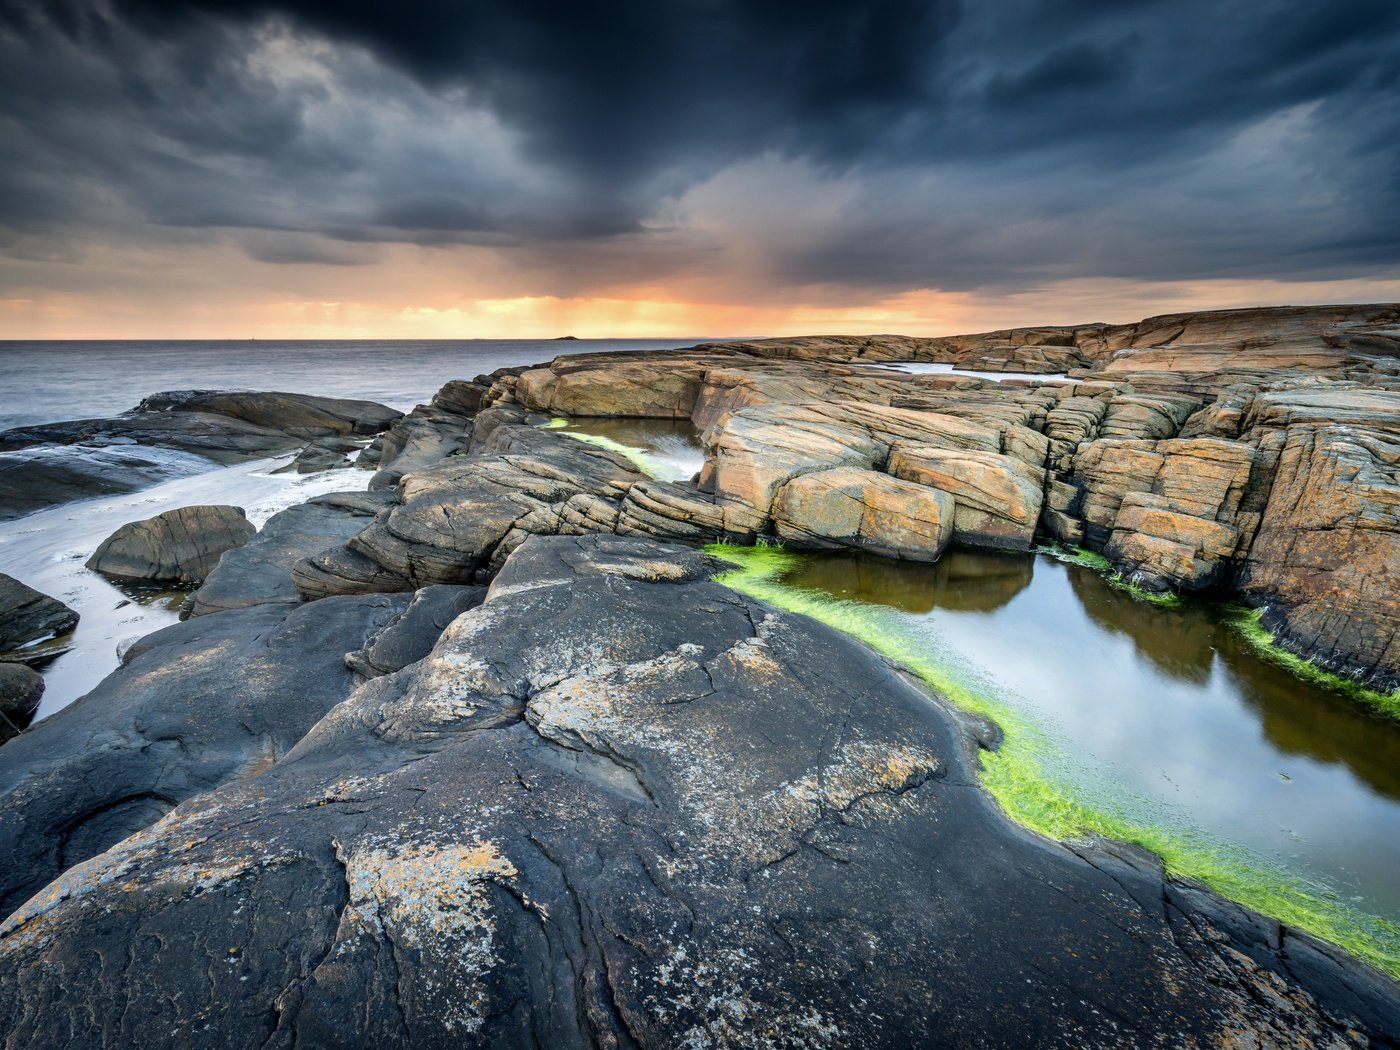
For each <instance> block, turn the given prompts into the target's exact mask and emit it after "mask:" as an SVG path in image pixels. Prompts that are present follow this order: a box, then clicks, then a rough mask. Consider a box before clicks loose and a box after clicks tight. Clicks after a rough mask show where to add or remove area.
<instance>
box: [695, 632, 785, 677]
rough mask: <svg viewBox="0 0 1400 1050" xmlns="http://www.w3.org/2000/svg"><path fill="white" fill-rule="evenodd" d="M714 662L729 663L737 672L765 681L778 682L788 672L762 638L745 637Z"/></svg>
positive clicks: (719, 663)
mask: <svg viewBox="0 0 1400 1050" xmlns="http://www.w3.org/2000/svg"><path fill="white" fill-rule="evenodd" d="M713 664H714V665H723V664H728V665H729V666H730V667H731V668H732V669H733V670H734V671H735V672H736V673H740V672H742V673H743V674H744V675H749V676H752V677H754V678H756V679H758V681H760V682H765V683H771V682H776V681H777V680H778V679H779V678H782V677H783V676H784V675H786V674H787V673H788V672H787V669H786V668H785V667H784V666H783V665H782V664H781V663H779V662H778V660H777V659H775V658H774V656H773V652H772V650H771V649H769V648H768V643H767V642H765V641H764V640H763V639H762V638H745V639H744V640H743V641H741V642H739V643H738V644H737V645H734V646H731V647H730V648H729V649H727V650H726V651H725V652H723V653H721V654H720V655H719V656H717V657H715V659H714V661H713Z"/></svg>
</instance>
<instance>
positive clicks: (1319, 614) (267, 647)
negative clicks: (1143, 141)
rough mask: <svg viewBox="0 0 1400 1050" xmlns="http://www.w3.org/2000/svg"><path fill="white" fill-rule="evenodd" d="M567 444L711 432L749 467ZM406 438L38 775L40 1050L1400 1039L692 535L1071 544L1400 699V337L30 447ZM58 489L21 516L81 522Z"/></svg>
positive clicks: (15, 444)
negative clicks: (642, 424)
mask: <svg viewBox="0 0 1400 1050" xmlns="http://www.w3.org/2000/svg"><path fill="white" fill-rule="evenodd" d="M891 362H924V363H937V364H947V365H953V366H955V367H957V368H958V369H961V370H965V371H979V372H1015V373H1032V372H1038V373H1041V374H1043V375H1045V376H1046V377H1047V379H1046V381H1044V382H1037V381H1026V380H1008V381H1006V382H1003V383H996V382H993V381H990V380H986V379H980V378H976V377H972V376H967V375H960V374H956V373H930V374H919V373H912V374H911V373H906V372H900V371H894V370H891V369H890V368H888V367H886V366H887V365H888V364H889V363H891ZM555 416H571V417H580V416H599V417H618V418H635V419H648V418H652V419H666V420H677V419H679V420H685V419H688V420H690V421H691V422H692V423H693V425H694V427H695V429H696V432H697V435H698V440H699V441H700V442H701V444H702V445H703V448H704V450H705V465H704V468H703V469H702V470H701V471H700V473H699V474H698V475H697V476H696V478H695V479H693V480H692V481H690V482H684V481H683V482H661V481H657V480H655V479H654V478H651V477H649V476H647V474H646V473H645V472H644V471H642V470H641V469H640V468H639V464H638V462H637V461H636V460H635V459H629V458H627V457H624V456H622V455H619V454H618V453H616V452H614V451H611V450H609V449H607V448H604V447H599V446H597V445H594V444H588V443H585V442H582V441H575V440H570V438H569V435H568V434H567V433H566V432H554V431H551V430H549V429H544V428H542V427H541V426H540V424H542V423H545V422H547V421H548V420H549V419H551V418H552V417H555ZM158 417H170V418H158ZM186 417H188V418H186ZM172 420H174V422H173V423H172ZM249 427H255V428H258V429H259V431H266V432H267V433H259V434H253V433H252V432H250V431H248V430H247V428H249ZM376 432H378V434H379V436H377V437H373V440H372V441H371V443H370V444H369V446H368V447H367V448H366V449H365V450H364V451H363V452H361V453H360V455H359V457H358V462H359V465H360V466H362V467H365V466H368V467H371V468H373V469H374V470H375V474H374V476H373V478H372V480H371V482H370V486H369V491H368V492H347V493H343V494H337V495H333V496H327V497H319V498H317V499H316V500H313V501H311V502H309V503H306V504H302V505H300V506H296V507H293V508H291V509H290V510H287V511H284V512H282V513H281V514H279V515H277V516H275V517H274V518H273V519H272V520H271V521H269V522H268V524H267V525H266V526H264V527H263V529H261V530H260V531H259V532H258V533H257V534H256V535H255V536H252V537H251V538H247V537H246V536H239V540H240V542H238V543H237V544H236V545H234V546H225V547H224V549H223V552H222V557H220V558H219V560H218V562H217V564H216V565H215V566H214V567H213V568H212V570H208V569H207V564H201V567H200V568H199V570H198V571H197V572H196V571H193V570H192V571H191V572H190V574H189V576H188V578H191V579H195V578H198V579H202V580H203V582H202V584H201V585H200V586H199V588H198V589H197V590H195V591H194V592H193V593H192V596H191V600H190V602H189V603H188V613H187V615H188V619H187V620H186V622H184V623H181V624H179V625H177V626H175V627H172V628H167V629H166V630H163V631H160V632H157V633H156V634H154V635H150V636H148V637H147V638H146V639H143V640H142V641H141V642H139V643H137V644H136V645H134V646H133V647H131V648H130V649H129V650H127V651H126V652H125V653H124V655H123V664H122V666H121V667H120V668H119V669H118V670H117V671H116V672H114V673H113V674H112V675H111V676H109V677H108V679H107V680H106V681H104V682H103V683H102V685H101V686H99V687H98V688H97V689H96V690H94V691H93V692H92V693H89V694H88V695H87V696H85V697H83V698H81V699H80V700H78V701H77V702H75V703H74V704H72V705H71V706H70V707H68V708H66V709H65V710H63V711H61V712H60V713H59V714H57V715H55V716H52V717H50V718H47V719H44V720H43V721H41V722H39V723H37V724H36V725H34V726H33V727H32V728H30V729H29V730H27V731H26V732H23V733H21V734H20V735H19V736H18V737H16V738H15V739H14V740H11V741H10V742H9V743H6V744H5V745H4V746H3V747H0V793H3V798H4V805H3V806H0V857H3V858H4V864H3V865H0V871H3V872H4V876H3V877H4V885H3V886H0V896H3V897H4V901H3V903H2V904H0V912H3V913H4V914H6V915H8V916H9V918H7V919H5V920H4V921H3V924H0V987H2V988H3V989H4V991H5V993H6V994H5V995H4V996H3V998H0V1004H3V1005H0V1017H3V1018H4V1020H5V1022H6V1023H5V1026H4V1031H5V1032H6V1033H7V1034H6V1038H5V1043H4V1045H6V1046H20V1045H25V1046H31V1045H70V1046H90V1045H112V1046H117V1045H175V1044H181V1045H183V1044H184V1043H187V1042H199V1041H202V1042H211V1041H212V1042H215V1043H217V1044H218V1045H229V1046H235V1045H237V1046H241V1045H248V1046H276V1045H285V1046H289V1045H295V1044H298V1043H302V1044H307V1045H364V1046H386V1045H415V1046H417V1045H423V1046H434V1045H440V1044H441V1045H449V1044H451V1045H461V1044H462V1043H466V1044H468V1045H476V1044H478V1043H479V1044H488V1043H489V1044H491V1045H522V1046H524V1045H552V1046H555V1045H581V1046H582V1045H600V1044H601V1045H613V1046H629V1045H639V1046H671V1045H695V1046H727V1045H758V1046H882V1045H889V1046H907V1045H911V1044H918V1043H941V1042H951V1043H956V1044H960V1045H961V1044H967V1045H1012V1044H1024V1045H1064V1046H1144V1045H1162V1046H1169V1045H1170V1046H1178V1045H1220V1044H1228V1045H1270V1046H1299V1047H1302V1046H1319V1045H1337V1046H1342V1045H1372V1046H1374V1045H1393V1044H1395V1043H1397V1042H1400V988H1397V986H1396V985H1395V983H1394V981H1393V980H1392V979H1391V978H1390V977H1388V976H1386V975H1383V974H1381V973H1378V972H1375V971H1372V970H1370V969H1369V968H1367V967H1366V966H1365V965H1364V964H1362V963H1360V962H1358V961H1356V960H1354V959H1352V958H1350V957H1348V956H1347V955H1345V953H1342V952H1340V951H1339V950H1337V949H1334V948H1331V947H1329V946H1327V945H1324V944H1322V943H1321V942H1319V941H1317V940H1315V939H1313V938H1311V937H1309V936H1307V935H1306V934H1302V933H1299V932H1297V931H1295V930H1293V929H1291V928H1287V927H1284V926H1282V925H1280V924H1279V923H1278V922H1276V921H1274V920H1272V919H1268V918H1265V917H1263V916H1260V915H1257V914H1254V913H1251V912H1248V911H1247V910H1245V909H1243V908H1241V907H1239V906H1237V905H1234V904H1230V903H1228V902H1225V901H1223V900H1221V899H1220V898H1218V897H1216V896H1214V895H1213V894H1211V893H1210V892H1209V891H1207V890H1205V889H1203V888H1202V887H1199V886H1195V885H1193V884H1188V883H1183V882H1180V881H1178V880H1175V879H1173V878H1171V877H1169V876H1167V875H1166V874H1165V873H1164V872H1163V871H1162V869H1161V865H1160V863H1159V862H1157V861H1156V860H1155V858H1153V857H1150V856H1148V855H1145V854H1142V853H1141V852H1139V851H1136V850H1133V849H1131V848H1128V847H1123V846H1116V845H1113V844H1111V843H1107V842H1102V841H1092V842H1077V843H1070V844H1059V843H1054V842H1050V841H1048V840H1045V839H1042V838H1039V837H1037V836H1034V835H1031V834H1029V833H1028V832H1026V831H1024V830H1022V829H1019V828H1018V827H1016V826H1015V825H1014V824H1012V823H1011V822H1010V821H1009V820H1008V819H1007V818H1006V817H1005V815H1004V814H1003V813H1002V812H1001V811H1000V810H999V809H998V808H997V806H996V805H995V803H994V802H992V800H991V799H990V798H989V796H988V795H987V794H986V793H985V792H984V791H983V790H982V789H981V788H980V787H979V786H978V784H977V772H976V769H977V753H978V748H979V747H987V746H994V744H995V731H994V728H993V727H990V726H988V725H985V724H982V723H979V722H977V721H975V720H969V719H968V718H967V717H966V716H965V715H962V714H960V713H958V712H957V711H956V710H954V709H953V708H951V707H949V706H948V705H947V704H946V703H945V702H944V701H943V700H942V699H941V698H940V697H938V696H937V695H935V694H933V693H931V692H930V691H929V690H928V689H927V687H926V686H925V685H924V684H923V683H921V682H919V681H917V680H916V679H914V678H913V677H912V676H910V675H908V674H907V673H905V672H903V671H901V670H900V669H899V668H898V667H896V666H895V665H893V664H891V663H890V662H889V661H887V660H886V659H884V658H882V657H880V656H877V655H876V654H874V653H873V652H871V651H870V650H868V649H866V648H865V647H863V646H861V645H860V644H859V643H858V642H856V641H854V640H852V639H850V638H847V637H846V636H844V635H841V634H838V633H836V632H834V631H832V630H831V629H830V628H827V627H824V626H822V625H820V624H818V623H816V622H814V621H812V620H810V619H807V618H805V617H802V616H796V615H793V614H789V613H784V612H781V611H779V610H777V609H775V608H773V607H771V606H768V605H765V604H764V603H762V602H760V601H757V600H755V599H751V598H746V597H743V596H741V595H739V594H736V593H735V592H734V591H732V590H729V589H727V588H725V587H722V586H721V585H719V584H717V583H715V582H714V581H713V576H714V575H715V574H716V573H717V572H718V571H719V570H720V569H721V568H722V566H721V564H720V563H718V562H716V561H715V560H714V559H713V558H710V557H708V556H706V555H704V554H702V553H700V552H698V551H697V550H696V549H695V548H696V547H697V546H699V545H702V544H706V543H710V542H714V541H719V540H728V541H735V542H752V541H755V540H764V539H768V540H772V539H776V540H780V541H781V542H782V543H784V544H785V545H788V546H790V547H794V548H804V547H805V548H813V549H846V548H849V549H854V550H861V551H867V552H872V553H876V554H880V555H884V556H894V557H905V558H913V559H920V560H928V561H931V560H935V559H937V558H938V557H939V556H940V555H941V554H942V553H943V551H944V550H945V549H946V548H947V546H948V545H949V544H950V543H956V544H971V545H984V546H992V547H1006V548H1012V549H1023V550H1024V549H1027V548H1029V547H1031V546H1032V545H1034V544H1037V543H1041V542H1047V541H1054V542H1058V543H1061V544H1064V545H1067V546H1071V547H1076V548H1085V549H1088V550H1090V551H1093V552H1096V553H1099V554H1101V555H1102V556H1103V557H1105V558H1107V559H1108V560H1109V561H1110V562H1111V563H1112V565H1113V566H1114V567H1115V568H1116V569H1117V570H1118V571H1120V572H1121V573H1123V575H1124V576H1125V578H1126V579H1128V580H1130V581H1132V582H1133V583H1134V584H1136V585H1138V586H1141V587H1144V588H1147V589H1150V590H1154V591H1160V592H1171V593H1175V592H1199V593H1202V594H1208V595H1212V596H1232V597H1236V598H1242V599H1244V600H1245V601H1247V602H1249V603H1251V604H1253V605H1254V606H1256V607H1258V608H1261V609H1263V610H1264V623H1265V624H1266V625H1267V626H1268V627H1269V628H1270V629H1271V630H1272V631H1274V632H1275V635H1276V637H1277V638H1278V639H1279V640H1280V641H1281V642H1282V643H1283V644H1285V645H1286V646H1288V647H1289V648H1290V649H1292V650H1294V651H1296V652H1298V653H1300V654H1302V655H1305V656H1307V657H1308V658H1310V659H1312V660H1314V661H1316V662H1317V663H1319V664H1321V665H1323V666H1325V667H1328V668H1330V669H1332V670H1334V671H1337V672H1339V673H1341V674H1344V675H1346V676H1348V677H1350V678H1352V679H1354V680H1355V681H1357V682H1358V683H1362V684H1364V685H1366V686H1367V687H1369V688H1372V689H1374V690H1377V691H1378V692H1385V691H1389V690H1393V689H1396V688H1397V687H1400V600H1397V599H1398V598H1400V307H1397V306H1395V305H1379V306H1356V307H1318V308H1300V309H1270V310H1265V309H1261V310H1249V311H1231V312H1220V313H1210V314H1193V315H1180V316H1175V317H1166V318H1154V319H1149V320H1147V321H1144V322H1140V323H1138V324H1136V325H1123V326H1102V325H1095V326H1085V327H1080V328H1043V329H1020V330H1012V331H1004V332H995V333H987V334H983V335H977V336H964V337H952V338H946V339H912V338H907V337H879V336H877V337H868V338H854V337H834V338H812V339H786V340H765V341H758V342H748V343H731V344H707V345H702V346H698V347H695V348H692V349H689V350H681V351H659V352H655V353H642V352H639V353H631V354H615V355H575V356H564V357H560V358H557V359H555V360H554V361H552V362H550V363H549V364H548V365H546V366H542V367H537V368H528V369H506V370H501V371H500V372H498V373H497V374H494V375H491V376H483V377H477V379H475V380H472V381H455V382H453V383H449V384H448V385H447V386H445V387H444V388H443V389H442V390H441V391H440V392H439V393H438V394H437V395H436V397H435V398H434V399H433V401H432V403H431V404H429V405H425V406H420V408H418V409H415V410H414V411H413V412H411V413H409V414H407V415H403V416H400V415H399V414H398V413H394V412H391V411H390V410H387V409H382V408H381V407H380V406H370V405H368V404H367V403H363V402H356V403H344V402H340V403H331V402H329V400H328V399H308V398H300V399H298V398H297V396H295V395H253V394H249V395H227V394H218V395H216V394H211V393H204V394H199V395H190V394H184V395H179V396H170V395H160V396H157V397H156V398H153V399H150V400H149V401H148V402H147V403H144V404H143V406H142V408H141V409H140V410H138V411H137V412H136V413H135V414H134V415H132V416H129V417H127V418H126V419H124V420H119V421H84V422H82V423H79V424H56V425H53V426H52V427H49V428H29V429H28V430H26V431H24V432H22V433H16V432H10V433H8V434H4V435H0V448H5V449H20V448H24V449H25V450H27V451H31V452H32V451H33V450H36V449H37V450H39V451H41V452H42V451H43V449H44V448H45V445H46V443H48V444H49V445H53V444H68V443H73V442H96V443H97V445H98V446H99V447H106V446H103V445H102V442H104V441H108V442H116V443H117V444H118V446H119V447H123V448H129V447H130V445H128V444H126V442H127V441H128V440H129V441H130V443H131V444H132V445H136V446H139V447H147V446H151V447H157V448H168V449H174V450H178V451H181V452H189V451H190V450H191V449H194V448H198V449H201V450H202V452H201V453H200V454H207V453H208V452H209V450H211V449H216V448H217V449H219V450H222V451H220V452H219V454H220V455H247V454H252V453H253V452H255V451H259V450H263V451H265V450H266V449H267V448H271V447H273V444H274V443H276V442H280V444H277V445H276V447H277V448H278V449H279V450H282V451H290V450H292V449H294V448H296V447H299V446H300V445H305V444H307V443H308V442H325V441H327V440H332V441H335V440H339V441H345V442H347V443H353V442H361V443H363V442H364V441H366V440H369V439H370V438H371V437H372V435H373V434H375V433H376ZM269 435H278V436H276V437H273V436H269ZM316 455H317V456H319V455H320V453H319V452H318V453H317V454H316ZM41 458H42V457H40V456H34V457H32V458H31V459H30V460H28V461H27V462H30V463H33V462H39V461H40V460H41ZM310 458H314V457H312V456H310V455H308V459H310ZM24 469H25V470H26V471H28V473H25V474H23V475H20V476H21V478H22V480H21V482H20V483H19V485H20V487H22V488H23V491H24V497H23V498H24V499H25V500H28V501H29V502H28V503H24V504H20V505H18V509H15V508H12V509H11V510H10V512H11V513H22V512H23V507H24V506H29V505H33V506H42V505H45V504H46V503H52V502H55V501H58V500H61V499H63V498H66V497H67V495H68V493H69V491H70V488H67V487H65V486H66V485H67V481H66V479H56V480H53V482H52V484H51V485H50V487H49V488H48V489H45V487H44V486H45V485H49V484H50V482H49V481H45V480H43V479H44V478H45V477H46V475H42V474H37V473H34V471H35V470H36V468H34V467H32V466H29V467H25V468H24ZM0 473H3V469H0ZM108 491H110V490H108ZM232 509H233V508H222V509H221V510H222V512H223V514H222V517H221V519H220V527H221V528H223V529H224V530H225V531H228V529H229V528H230V527H235V528H236V521H233V519H232V517H231V515H229V514H228V513H227V512H228V511H230V510H232ZM190 520H193V518H191V519H190ZM182 522H183V519H182ZM230 522H232V525H231V524H230ZM181 527H182V528H183V527H184V525H183V524H182V525H181ZM155 528H156V526H150V527H149V528H148V529H146V530H144V531H142V530H136V531H137V534H138V538H139V539H140V541H141V542H140V543H137V544H135V545H134V548H130V549H135V550H136V551H137V552H138V554H139V553H140V552H141V551H143V550H146V551H147V553H148V554H149V557H148V558H147V560H148V561H154V560H158V556H159V554H160V553H161V551H163V550H164V551H168V550H169V549H170V545H169V544H168V543H166V542H164V541H151V540H150V539H149V538H150V537H151V536H155V535H157V533H156V532H154V531H152V530H154V529H155ZM162 535H163V534H162ZM182 535H183V534H182ZM243 540H246V542H242V541H243ZM230 542H231V541H230ZM190 549H191V552H192V554H191V557H195V556H196V555H197V556H199V557H202V558H205V559H206V561H207V560H211V559H209V557H208V556H209V552H210V550H211V549H212V548H210V546H209V545H207V544H204V545H201V544H198V543H195V544H192V545H191V548H190ZM132 557H133V556H128V560H127V561H126V562H123V568H122V571H123V572H126V573H128V574H130V573H133V572H138V571H140V569H139V566H136V567H133V566H132V565H131V564H129V563H130V561H131V560H132ZM97 567H99V568H100V566H97ZM160 571H161V572H163V573H167V574H168V573H171V572H176V573H177V576H176V577H167V578H179V577H178V567H175V568H171V567H169V566H163V567H162V568H161V569H160Z"/></svg>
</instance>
